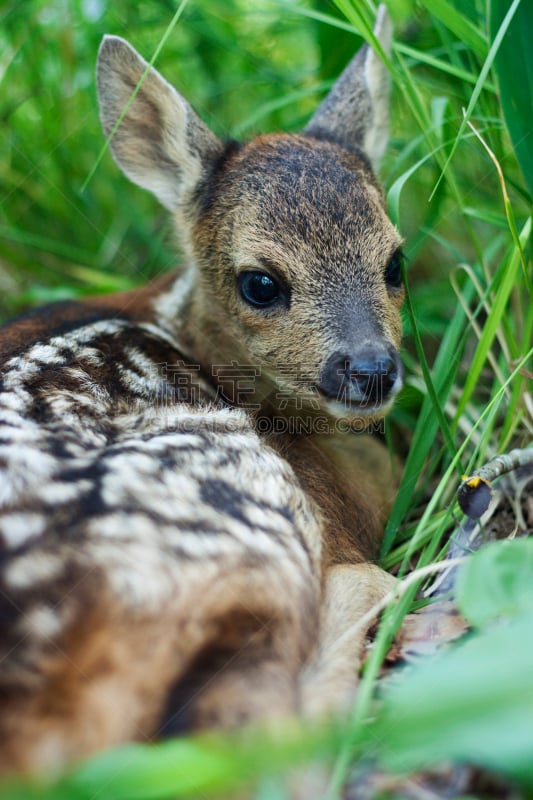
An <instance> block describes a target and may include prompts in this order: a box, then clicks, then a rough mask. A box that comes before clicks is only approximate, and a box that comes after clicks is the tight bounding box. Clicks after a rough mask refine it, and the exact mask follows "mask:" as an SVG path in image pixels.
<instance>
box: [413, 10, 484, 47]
mask: <svg viewBox="0 0 533 800" xmlns="http://www.w3.org/2000/svg"><path fill="white" fill-rule="evenodd" d="M423 5H425V6H426V8H427V10H428V11H430V12H431V14H433V15H434V16H435V17H437V18H438V19H439V20H440V21H441V22H442V23H443V24H444V25H446V27H447V28H448V29H449V30H450V31H452V33H454V34H455V35H456V36H457V38H458V39H459V41H461V42H464V43H465V44H466V46H467V47H468V48H469V49H470V50H473V51H474V53H475V54H476V55H477V56H478V57H479V58H485V57H486V54H487V43H486V41H485V37H484V35H483V33H482V31H481V30H480V29H479V28H477V27H476V26H475V25H474V23H473V22H471V21H470V20H469V19H468V17H467V16H465V14H463V13H462V12H461V11H459V10H458V9H457V8H456V7H455V5H454V4H452V3H450V2H448V0H423ZM467 8H468V6H467Z"/></svg>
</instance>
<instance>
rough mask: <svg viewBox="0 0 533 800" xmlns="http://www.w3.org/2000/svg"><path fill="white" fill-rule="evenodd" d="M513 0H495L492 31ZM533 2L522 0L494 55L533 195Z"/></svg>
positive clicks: (504, 107) (518, 152) (508, 120)
mask: <svg viewBox="0 0 533 800" xmlns="http://www.w3.org/2000/svg"><path fill="white" fill-rule="evenodd" d="M508 9H509V0H491V13H490V35H491V40H492V41H494V39H495V38H496V36H497V34H498V31H499V29H500V26H501V24H502V21H503V19H504V17H505V15H506V13H507V11H508ZM532 31H533V3H531V2H529V0H522V2H521V3H520V5H519V7H518V9H517V10H516V13H515V15H514V17H513V19H512V20H511V23H510V25H509V28H508V29H507V32H506V34H505V36H504V38H503V41H502V43H501V45H500V49H499V50H498V53H497V55H496V58H495V59H494V70H495V72H496V76H497V79H498V85H499V88H500V102H501V106H502V111H503V116H504V119H505V124H506V125H507V129H508V131H509V136H510V137H511V141H512V143H513V147H514V150H515V153H516V157H517V158H518V162H519V164H520V167H521V169H522V172H523V173H524V177H525V179H526V183H527V185H528V188H529V191H530V193H531V194H532V195H533V100H532V98H533V48H532V47H531V36H532Z"/></svg>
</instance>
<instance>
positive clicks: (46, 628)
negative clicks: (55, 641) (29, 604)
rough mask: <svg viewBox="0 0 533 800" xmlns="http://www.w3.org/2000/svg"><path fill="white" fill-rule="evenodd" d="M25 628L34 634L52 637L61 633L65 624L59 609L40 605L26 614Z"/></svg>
mask: <svg viewBox="0 0 533 800" xmlns="http://www.w3.org/2000/svg"><path fill="white" fill-rule="evenodd" d="M24 628H25V630H26V631H27V632H28V633H29V634H30V635H32V636H38V637H42V638H45V639H52V638H54V637H55V636H57V635H58V634H60V633H61V631H62V628H63V626H62V624H61V617H60V615H59V614H58V613H57V611H55V610H54V609H52V608H49V607H48V606H40V607H38V608H34V609H33V610H32V611H30V612H28V614H26V616H25V618H24Z"/></svg>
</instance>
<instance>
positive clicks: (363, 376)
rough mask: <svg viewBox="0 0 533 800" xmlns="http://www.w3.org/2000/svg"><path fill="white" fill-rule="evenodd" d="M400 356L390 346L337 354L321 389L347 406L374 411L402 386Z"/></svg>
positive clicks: (322, 381)
mask: <svg viewBox="0 0 533 800" xmlns="http://www.w3.org/2000/svg"><path fill="white" fill-rule="evenodd" d="M402 377H403V369H402V363H401V361H400V357H399V355H398V353H397V352H396V350H395V349H394V348H393V347H390V346H385V345H384V346H382V347H380V346H373V345H367V346H365V347H362V348H361V349H359V350H357V351H355V352H353V353H351V354H349V355H348V354H346V353H339V352H336V353H333V354H332V355H331V356H330V357H329V359H328V360H327V362H326V365H325V367H324V370H323V372H322V376H321V378H320V381H319V384H318V388H319V390H320V391H321V392H322V394H323V395H325V397H327V398H329V399H331V400H336V401H337V402H339V403H343V404H345V405H346V406H358V407H360V408H368V409H369V410H374V409H376V408H379V406H381V405H383V404H385V403H386V402H387V401H389V400H390V399H391V398H392V397H393V396H394V395H395V394H396V393H397V392H399V390H400V389H401V387H402V382H403V380H402Z"/></svg>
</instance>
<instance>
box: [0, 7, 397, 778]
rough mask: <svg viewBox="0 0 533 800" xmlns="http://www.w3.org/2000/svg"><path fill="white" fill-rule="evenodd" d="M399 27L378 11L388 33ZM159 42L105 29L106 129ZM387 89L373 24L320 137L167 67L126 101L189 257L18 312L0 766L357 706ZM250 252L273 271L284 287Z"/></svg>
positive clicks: (383, 336) (8, 363)
mask: <svg viewBox="0 0 533 800" xmlns="http://www.w3.org/2000/svg"><path fill="white" fill-rule="evenodd" d="M388 28H389V24H388V21H387V18H386V15H385V14H384V11H383V10H381V11H380V13H379V17H378V24H377V28H376V32H377V35H378V36H379V37H380V38H381V39H382V42H383V45H384V46H385V47H386V46H387V40H388V38H389V30H388ZM145 66H146V64H145V62H144V61H143V60H142V59H141V58H140V56H138V54H136V53H135V51H134V50H133V49H132V48H130V46H129V45H127V43H125V42H124V41H122V40H119V39H117V38H115V37H110V38H106V39H105V40H104V43H103V45H102V48H101V52H100V57H99V68H98V85H99V93H100V102H101V115H102V122H103V126H104V131H105V133H106V135H108V134H109V133H110V132H111V131H112V130H113V128H114V125H115V122H116V120H117V118H118V117H119V115H120V114H121V112H122V111H123V110H124V108H125V107H126V105H127V103H128V102H129V100H130V95H131V92H132V91H133V89H134V88H135V87H136V86H137V84H138V82H139V80H140V78H141V76H142V74H143V72H144V69H145ZM386 86H387V81H386V76H385V73H384V69H383V67H382V66H381V65H380V63H379V60H378V59H377V58H376V56H375V55H374V54H372V53H371V51H370V50H369V49H368V48H366V47H365V48H364V49H363V50H362V51H361V53H360V54H359V55H358V56H357V57H356V59H355V60H354V61H353V62H352V63H351V64H350V65H349V66H348V68H347V70H346V71H345V73H344V74H343V76H341V78H340V80H339V83H338V84H337V86H336V87H335V88H334V89H333V91H332V93H331V94H330V96H329V97H328V98H327V99H326V101H325V102H324V103H323V105H322V106H321V107H319V109H318V111H317V112H316V114H315V115H314V117H313V119H312V120H311V122H310V123H309V125H308V127H307V129H306V130H305V131H304V133H303V134H300V135H297V134H292V135H289V134H271V135H265V136H259V137H257V138H255V139H253V140H252V141H251V142H249V143H246V144H243V145H238V144H236V143H234V142H232V143H229V144H224V143H222V142H221V141H219V140H218V139H217V137H215V136H214V134H212V133H211V132H210V131H209V130H208V129H207V127H206V126H205V125H204V124H203V122H202V121H201V120H200V119H199V118H198V117H197V115H196V114H195V113H194V111H193V110H192V109H191V107H190V106H189V105H188V104H187V103H186V101H184V100H183V98H181V97H180V96H179V95H178V94H177V93H176V92H175V91H174V90H173V89H172V87H170V85H169V84H167V83H166V81H164V79H163V78H162V77H161V76H160V75H159V74H158V73H157V72H155V70H151V71H150V72H149V73H148V74H147V75H146V77H145V80H144V82H143V84H142V85H141V86H140V88H139V90H138V92H137V95H136V97H135V99H134V100H133V102H132V103H131V105H130V106H128V110H127V113H126V114H125V116H124V119H123V121H122V123H121V124H120V126H119V127H118V129H117V130H116V131H115V135H114V137H113V140H112V145H111V147H112V150H113V154H114V156H115V158H116V160H117V162H118V163H119V165H120V166H121V168H122V169H123V170H124V171H125V173H126V174H127V175H129V176H130V177H131V178H132V179H133V180H134V181H136V182H137V183H139V184H140V185H141V186H143V187H145V188H147V189H149V190H150V191H152V192H153V193H154V194H156V196H158V197H159V199H160V200H161V201H162V202H163V204H164V205H165V206H166V207H167V208H168V209H169V210H170V211H171V212H172V213H173V215H174V217H175V220H176V224H177V227H178V230H179V232H180V234H181V237H182V241H183V245H184V249H185V252H186V260H185V264H184V267H183V268H182V269H181V270H180V271H179V272H177V273H175V274H173V275H170V276H167V277H165V278H163V279H162V280H160V281H158V282H155V283H154V284H152V285H151V286H148V287H146V288H143V289H140V290H135V291H133V292H129V293H123V294H117V295H114V296H111V297H106V298H93V299H89V300H85V301H83V302H79V303H66V304H58V305H56V306H51V307H48V308H45V309H43V310H40V311H37V312H32V313H31V314H30V315H28V316H27V317H25V318H21V319H19V320H18V321H14V322H13V323H11V325H9V326H7V327H6V328H5V329H4V331H3V333H2V350H1V352H2V358H3V372H2V386H1V392H0V429H1V430H2V436H3V437H4V439H2V442H4V441H5V443H6V444H5V449H4V444H1V445H0V469H1V470H3V484H2V492H3V494H2V495H0V535H1V537H2V540H1V541H3V542H4V545H5V554H4V556H3V559H4V565H3V568H2V573H1V580H2V584H1V586H0V598H1V602H2V603H3V604H4V608H3V609H2V610H1V613H0V621H1V623H2V625H3V635H2V637H1V639H0V640H1V641H2V642H3V647H4V652H3V654H2V653H0V700H1V702H2V715H1V718H0V737H1V738H2V741H3V749H2V757H1V760H0V768H1V769H2V770H4V771H10V770H28V771H36V770H45V769H56V768H62V767H63V766H64V765H66V764H68V763H70V762H71V761H73V760H75V759H78V758H81V757H83V756H86V755H88V754H90V753H93V752H95V751H97V750H99V749H101V748H104V747H109V746H112V745H114V744H117V743H119V742H123V741H128V740H132V739H139V740H151V739H154V738H157V737H158V736H161V735H169V734H171V733H177V732H182V731H187V730H192V729H202V728H213V727H234V726H237V725H241V724H243V723H244V722H251V721H254V720H261V721H263V722H265V721H267V722H268V723H269V724H273V725H277V724H278V723H279V720H280V719H285V718H287V716H290V715H295V714H298V715H303V716H311V717H313V716H317V715H318V716H319V715H324V714H328V713H339V712H343V711H345V710H346V708H347V705H348V704H349V702H350V700H351V698H352V697H353V693H354V691H355V687H356V673H357V668H358V663H359V658H360V653H361V647H362V642H363V639H364V635H365V633H366V627H365V626H359V627H357V626H356V627H354V625H355V624H356V623H357V620H358V619H360V618H361V617H362V616H363V615H364V614H366V612H367V611H368V610H369V609H370V608H371V607H372V606H373V604H374V603H375V602H376V601H377V600H379V599H380V598H381V597H382V596H383V595H384V593H385V592H386V591H387V590H388V588H389V586H390V578H389V577H388V576H387V575H385V573H383V572H382V571H381V570H379V569H378V568H377V567H375V566H374V565H373V564H372V563H371V562H372V560H373V559H374V558H375V557H376V555H377V551H378V545H379V539H380V536H381V531H382V527H383V523H384V521H385V518H386V514H387V511H388V508H389V506H390V502H391V499H392V496H393V493H394V485H393V480H392V477H391V470H390V464H389V458H388V455H387V453H386V451H385V449H384V447H383V446H382V445H381V443H380V442H379V441H377V440H376V439H374V438H372V437H371V436H369V435H363V436H359V435H355V434H353V433H350V432H349V430H348V429H347V428H349V426H354V425H355V426H357V427H358V429H359V430H361V429H364V428H365V427H369V426H370V425H371V423H373V422H375V421H376V420H379V419H381V418H382V416H383V415H384V413H385V412H386V411H387V409H388V408H389V407H390V405H391V403H392V400H393V398H394V395H395V394H396V392H397V391H398V389H399V388H400V385H401V371H400V367H399V362H398V357H397V349H398V347H399V343H400V337H401V326H400V306H401V302H402V298H403V292H402V289H401V287H400V286H399V284H398V280H397V278H395V277H394V274H393V273H394V264H395V263H396V262H395V259H397V258H398V255H397V254H398V248H399V245H400V237H399V235H398V233H397V231H396V230H395V228H394V227H393V225H392V224H391V223H390V221H389V220H388V218H387V215H386V211H385V201H384V196H383V192H382V190H381V188H380V187H379V184H378V183H377V181H376V178H375V177H374V173H373V171H372V168H371V165H370V162H369V159H370V161H371V162H372V165H373V166H375V163H376V161H377V160H378V159H379V156H380V154H381V152H382V149H383V144H384V137H385V128H386V100H387V89H386ZM391 265H392V266H391ZM250 271H256V272H260V273H261V274H262V275H264V276H269V277H270V278H271V279H273V280H274V281H275V282H277V285H278V286H279V287H280V295H279V297H277V299H276V300H275V302H274V303H272V304H271V305H269V306H268V307H265V308H258V307H257V305H254V303H253V302H250V300H249V298H248V299H247V297H246V294H245V292H244V291H243V289H242V278H243V275H244V274H245V273H247V272H250ZM391 276H392V277H391ZM239 287H240V288H239ZM382 361H383V362H385V363H386V365H387V370H388V372H389V374H390V375H392V377H390V379H387V380H385V379H384V378H382V372H381V371H380V369H381V368H380V364H381V362H382ZM232 365H237V367H238V368H239V369H243V368H244V367H250V368H252V370H253V371H254V372H253V377H254V380H253V384H252V386H251V389H250V384H245V385H243V384H242V383H238V384H237V386H236V385H235V381H234V378H232V376H231V374H228V372H227V367H228V366H229V367H231V366H232ZM339 366H340V368H339ZM365 370H370V373H371V374H372V375H373V377H374V378H375V380H376V381H378V382H381V383H379V387H378V389H372V388H369V387H370V384H367V383H366V382H365V379H364V376H365V374H366V372H365ZM387 370H386V371H387ZM337 376H339V377H337ZM337 385H338V386H337ZM337 388H338V389H339V392H340V390H341V389H342V390H343V391H344V392H345V393H347V394H346V397H345V399H344V401H342V400H341V398H340V395H339V394H338V393H337ZM346 398H347V399H346ZM279 425H281V428H282V430H281V432H280V431H279V430H277V428H276V426H279ZM2 426H4V427H3V428H2Z"/></svg>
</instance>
